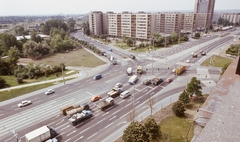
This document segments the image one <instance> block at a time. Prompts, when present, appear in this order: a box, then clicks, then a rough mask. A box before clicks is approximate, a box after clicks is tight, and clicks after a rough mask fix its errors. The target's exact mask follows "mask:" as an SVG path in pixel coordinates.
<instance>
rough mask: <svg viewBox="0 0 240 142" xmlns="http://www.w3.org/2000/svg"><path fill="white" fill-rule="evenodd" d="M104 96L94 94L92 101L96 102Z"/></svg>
mask: <svg viewBox="0 0 240 142" xmlns="http://www.w3.org/2000/svg"><path fill="white" fill-rule="evenodd" d="M101 98H102V97H101V96H98V95H97V96H93V97H92V98H91V101H92V102H96V101H98V100H100V99H101Z"/></svg>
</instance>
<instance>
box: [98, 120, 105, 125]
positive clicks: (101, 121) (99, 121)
mask: <svg viewBox="0 0 240 142" xmlns="http://www.w3.org/2000/svg"><path fill="white" fill-rule="evenodd" d="M104 120H105V119H102V120H100V121H98V122H97V124H98V123H101V122H102V121H104Z"/></svg>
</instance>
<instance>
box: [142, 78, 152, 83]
mask: <svg viewBox="0 0 240 142" xmlns="http://www.w3.org/2000/svg"><path fill="white" fill-rule="evenodd" d="M143 84H144V85H148V84H151V79H149V78H148V79H145V80H144V81H143Z"/></svg>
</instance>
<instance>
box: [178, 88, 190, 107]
mask: <svg viewBox="0 0 240 142" xmlns="http://www.w3.org/2000/svg"><path fill="white" fill-rule="evenodd" d="M178 100H179V101H181V102H182V103H183V104H188V103H189V102H190V98H189V94H188V93H187V92H186V91H185V90H184V91H183V92H182V93H181V94H180V95H179V97H178Z"/></svg>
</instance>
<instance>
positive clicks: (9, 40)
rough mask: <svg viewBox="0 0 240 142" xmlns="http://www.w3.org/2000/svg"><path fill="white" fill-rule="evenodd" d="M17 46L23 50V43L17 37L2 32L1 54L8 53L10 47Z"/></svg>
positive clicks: (0, 39) (0, 36)
mask: <svg viewBox="0 0 240 142" xmlns="http://www.w3.org/2000/svg"><path fill="white" fill-rule="evenodd" d="M14 46H16V47H17V48H18V49H19V50H20V51H21V44H20V43H19V42H18V41H17V39H16V37H15V36H14V35H12V34H6V33H4V34H0V55H1V54H5V55H7V52H8V50H9V49H10V47H14Z"/></svg>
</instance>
